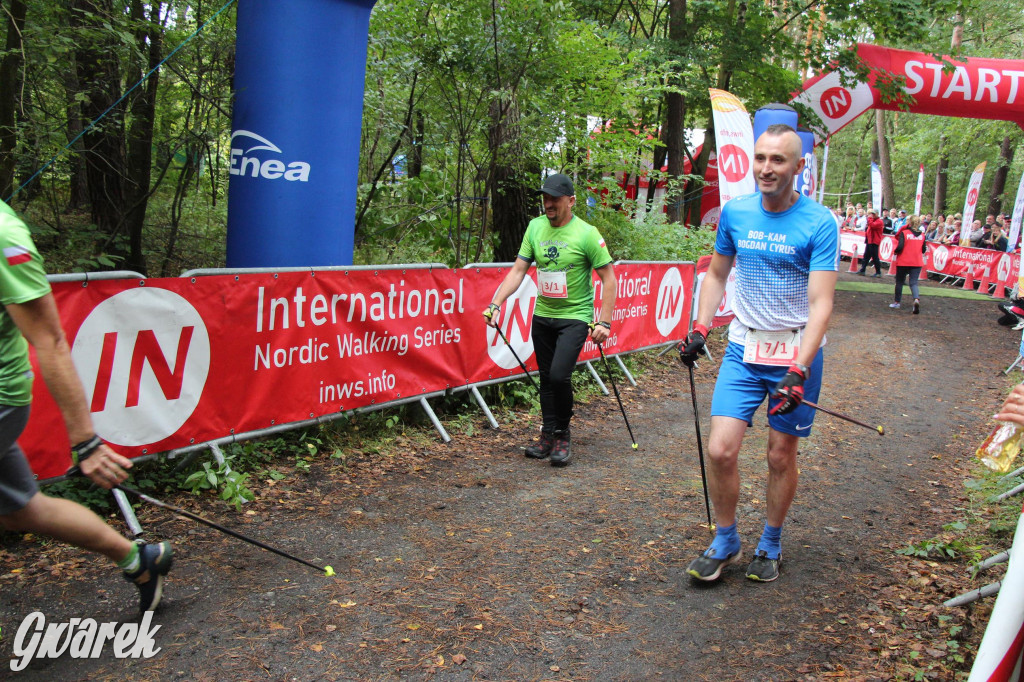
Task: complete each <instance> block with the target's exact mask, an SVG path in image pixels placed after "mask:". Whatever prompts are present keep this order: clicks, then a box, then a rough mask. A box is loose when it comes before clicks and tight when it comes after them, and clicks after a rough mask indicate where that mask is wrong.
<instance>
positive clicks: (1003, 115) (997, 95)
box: [793, 43, 1024, 135]
mask: <svg viewBox="0 0 1024 682" xmlns="http://www.w3.org/2000/svg"><path fill="white" fill-rule="evenodd" d="M856 49H857V56H859V57H860V58H861V59H862V60H863V61H864V63H865V64H866V65H867V66H868V67H870V68H871V69H873V70H875V71H872V74H871V76H870V80H871V82H870V83H854V84H853V85H848V84H846V83H844V82H843V81H844V74H843V73H841V72H839V71H831V72H828V73H825V74H822V75H818V76H815V77H813V78H811V79H809V80H807V81H805V82H804V84H803V86H802V88H801V91H800V92H799V93H797V94H796V95H795V96H794V98H793V99H794V101H797V102H800V103H801V104H803V105H806V106H808V107H810V108H811V109H813V110H814V111H815V113H817V114H818V116H819V118H820V119H821V121H822V123H824V124H825V127H826V130H823V131H819V134H820V135H826V134H827V135H832V134H835V133H836V132H838V131H839V130H841V129H842V128H843V127H845V126H846V125H848V124H849V123H850V122H852V121H853V120H854V119H855V118H857V117H858V116H860V115H861V114H863V113H864V112H865V111H867V110H868V109H872V108H875V109H890V110H893V111H904V110H906V111H909V112H910V113H913V114H933V115H936V116H959V117H966V118H982V119H989V120H1004V121H1013V122H1015V123H1017V124H1018V125H1020V126H1022V127H1024V61H1022V60H1019V59H987V58H983V57H971V58H970V59H966V60H959V59H952V58H950V57H944V58H943V59H942V60H941V61H940V60H938V59H936V58H935V57H933V56H932V55H930V54H926V53H923V52H911V51H909V50H897V49H893V48H889V47H883V46H881V45H871V44H868V43H858V44H857V48H856ZM879 70H880V71H883V72H887V73H888V74H892V76H899V77H903V78H905V79H906V85H905V87H904V91H905V92H906V93H907V95H911V96H913V98H914V104H909V100H910V98H909V97H899V98H897V99H895V100H893V101H891V102H884V101H882V97H881V95H880V93H879V91H878V89H877V88H876V87H875V83H876V81H877V79H878V78H879ZM845 76H846V77H851V76H852V74H850V73H846V74H845ZM883 77H889V76H883ZM908 105H909V106H908Z"/></svg>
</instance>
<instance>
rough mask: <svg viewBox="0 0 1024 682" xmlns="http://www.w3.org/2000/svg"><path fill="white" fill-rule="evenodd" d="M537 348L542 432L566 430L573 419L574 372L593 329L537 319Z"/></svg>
mask: <svg viewBox="0 0 1024 682" xmlns="http://www.w3.org/2000/svg"><path fill="white" fill-rule="evenodd" d="M532 327H533V331H532V333H531V336H532V338H533V349H534V351H535V352H536V353H537V367H538V369H539V370H540V411H541V415H542V417H543V424H542V426H541V429H542V430H543V431H544V432H545V433H554V432H555V431H564V430H566V429H568V428H569V421H570V420H572V406H573V393H572V371H573V369H574V368H575V367H576V361H577V360H579V357H580V351H581V350H583V344H584V343H585V342H586V340H587V335H588V333H589V332H590V328H589V327H588V326H587V323H586V322H583V321H581V320H562V319H557V318H552V317H537V316H534V318H533V325H532Z"/></svg>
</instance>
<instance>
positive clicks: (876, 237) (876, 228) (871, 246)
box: [857, 208, 885, 277]
mask: <svg viewBox="0 0 1024 682" xmlns="http://www.w3.org/2000/svg"><path fill="white" fill-rule="evenodd" d="M884 228H885V223H883V222H882V219H881V218H879V217H878V213H876V212H875V209H873V208H869V209H868V227H867V230H866V231H865V232H864V262H863V263H861V266H860V271H859V272H858V273H857V274H858V275H867V274H868V265H869V264H870V263H871V261H872V260H874V261H875V274H874V275H872V277H881V276H882V259H881V258H879V257H878V246H879V244H881V243H882V230H883V229H884Z"/></svg>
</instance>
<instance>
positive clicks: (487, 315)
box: [484, 310, 540, 393]
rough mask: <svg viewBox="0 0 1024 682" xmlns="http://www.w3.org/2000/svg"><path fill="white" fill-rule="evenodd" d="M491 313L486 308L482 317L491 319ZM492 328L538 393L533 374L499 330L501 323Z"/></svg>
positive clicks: (538, 389) (538, 388)
mask: <svg viewBox="0 0 1024 682" xmlns="http://www.w3.org/2000/svg"><path fill="white" fill-rule="evenodd" d="M492 314H493V313H492V312H491V311H490V310H488V311H487V312H485V313H484V317H486V318H487V319H488V320H489V319H491V315H492ZM494 329H495V330H496V331H497V332H498V336H500V337H501V340H502V341H504V342H505V345H506V346H508V349H509V350H510V351H512V357H514V358H515V359H516V362H518V363H519V366H520V367H522V368H523V371H524V372H525V373H526V378H527V379H529V380H530V383H531V384H533V387H534V389H536V391H537V393H540V387H539V386H537V382H536V381H534V380H533V375H531V374H530V370H528V369H526V365H525V364H524V363H523V361H522V360H520V359H519V355H517V354H516V349H515V348H513V347H512V344H511V343H509V342H508V339H506V338H505V334H504V332H502V331H501V325H500V324H496V325H494Z"/></svg>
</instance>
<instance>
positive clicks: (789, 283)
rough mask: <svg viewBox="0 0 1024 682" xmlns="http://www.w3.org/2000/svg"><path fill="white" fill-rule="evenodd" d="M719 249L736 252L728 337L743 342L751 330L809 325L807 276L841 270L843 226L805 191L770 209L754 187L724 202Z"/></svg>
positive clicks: (719, 233)
mask: <svg viewBox="0 0 1024 682" xmlns="http://www.w3.org/2000/svg"><path fill="white" fill-rule="evenodd" d="M715 251H717V252H718V253H720V254H722V255H724V256H735V257H736V262H735V265H736V285H735V294H734V296H733V301H732V309H733V312H735V313H736V319H735V320H734V321H733V323H732V325H730V327H729V340H730V341H734V342H737V343H743V342H744V341H745V339H746V333H747V329H760V330H765V331H782V330H785V329H797V328H799V327H803V326H804V325H806V324H807V316H808V314H809V311H810V305H809V303H808V299H807V280H808V277H809V275H810V273H811V271H812V270H825V271H832V272H836V271H838V270H839V227H838V226H837V225H836V221H835V220H834V219H833V217H832V214H831V212H830V211H829V210H828V209H827V208H825V207H824V206H822V205H821V204H819V203H818V202H816V201H814V200H813V199H808V198H807V197H806V196H803V195H802V194H801V195H799V198H798V199H797V201H796V203H795V204H793V206H791V207H790V208H789V209H787V210H785V211H783V212H782V213H772V212H770V211H766V210H765V209H764V207H763V206H762V205H761V193H760V192H754V193H753V194H746V195H743V196H739V197H736V198H735V199H733V200H731V201H729V202H728V203H727V204H726V205H725V206H724V207H723V209H722V215H721V218H720V219H719V221H718V236H717V238H716V239H715ZM737 323H739V324H737Z"/></svg>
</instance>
